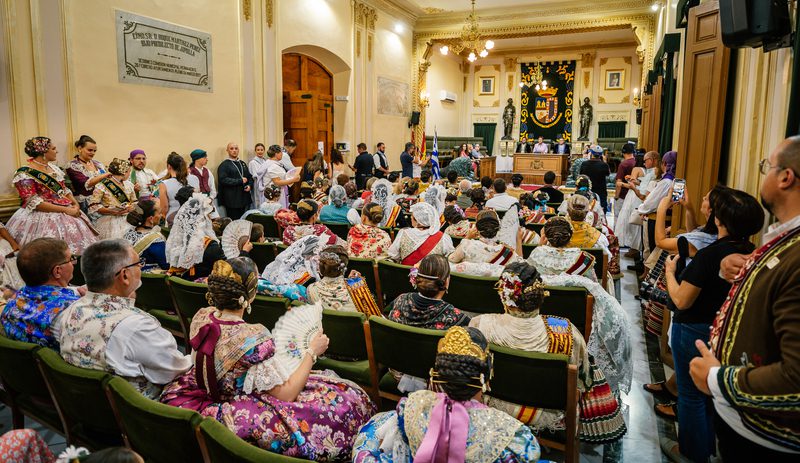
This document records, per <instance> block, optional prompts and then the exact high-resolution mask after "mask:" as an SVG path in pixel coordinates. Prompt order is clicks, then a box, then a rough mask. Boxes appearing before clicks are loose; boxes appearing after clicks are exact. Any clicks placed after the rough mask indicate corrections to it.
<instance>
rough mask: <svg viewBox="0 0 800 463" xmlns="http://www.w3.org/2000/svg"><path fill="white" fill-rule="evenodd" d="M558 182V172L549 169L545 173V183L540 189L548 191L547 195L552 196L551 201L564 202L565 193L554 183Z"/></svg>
mask: <svg viewBox="0 0 800 463" xmlns="http://www.w3.org/2000/svg"><path fill="white" fill-rule="evenodd" d="M555 182H556V173H555V172H553V171H552V170H548V171H547V172H545V174H544V185H542V187H541V188H539V190H538V191H543V192H545V193H547V196H549V197H550V201H549V202H551V203H562V202H564V193H562V192H560V191H558V189H557V188H556V187H555V186H554V185H553V184H554V183H555Z"/></svg>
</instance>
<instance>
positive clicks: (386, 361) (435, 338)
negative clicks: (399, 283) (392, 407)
mask: <svg viewBox="0 0 800 463" xmlns="http://www.w3.org/2000/svg"><path fill="white" fill-rule="evenodd" d="M368 329H369V331H368V332H367V346H368V354H369V365H370V375H371V377H372V384H373V387H374V388H375V389H376V390H377V391H378V404H379V405H380V399H381V398H385V399H389V400H393V401H395V402H396V401H398V400H400V394H401V392H400V391H398V390H397V381H396V380H395V378H394V375H392V373H391V372H386V373H385V374H383V372H384V371H385V368H391V369H393V370H397V371H401V372H403V373H406V374H409V375H412V376H416V377H418V378H425V379H427V378H428V373H429V372H430V369H431V368H432V367H433V362H434V360H435V359H436V349H437V346H438V343H439V339H441V338H442V337H443V336H444V331H437V330H427V329H422V328H414V327H412V326H407V325H403V324H401V323H395V322H393V321H389V320H386V319H384V318H380V317H375V316H372V317H370V318H369V325H368ZM381 375H383V376H381Z"/></svg>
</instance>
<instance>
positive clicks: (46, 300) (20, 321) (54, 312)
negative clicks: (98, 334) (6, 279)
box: [0, 285, 80, 350]
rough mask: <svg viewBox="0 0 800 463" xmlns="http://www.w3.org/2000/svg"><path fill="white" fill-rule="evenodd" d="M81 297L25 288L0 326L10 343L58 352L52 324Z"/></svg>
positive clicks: (52, 288) (70, 292) (51, 288)
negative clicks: (18, 342) (15, 341)
mask: <svg viewBox="0 0 800 463" xmlns="http://www.w3.org/2000/svg"><path fill="white" fill-rule="evenodd" d="M78 299H80V295H79V294H78V293H76V292H75V291H74V290H72V289H70V288H62V287H60V286H50V285H42V286H23V287H22V288H20V290H19V291H17V294H16V295H15V296H14V297H13V298H12V299H10V300H9V301H8V302H7V303H6V305H5V308H4V309H3V312H2V313H0V324H2V327H3V331H5V335H6V336H8V338H9V339H16V340H17V341H23V342H30V343H34V344H38V345H40V346H44V347H50V348H53V349H56V350H58V341H57V340H56V338H55V337H54V336H53V320H55V318H56V317H57V316H58V315H59V314H61V312H62V311H63V310H64V309H66V308H67V307H69V305H70V304H72V303H73V302H75V301H77V300H78Z"/></svg>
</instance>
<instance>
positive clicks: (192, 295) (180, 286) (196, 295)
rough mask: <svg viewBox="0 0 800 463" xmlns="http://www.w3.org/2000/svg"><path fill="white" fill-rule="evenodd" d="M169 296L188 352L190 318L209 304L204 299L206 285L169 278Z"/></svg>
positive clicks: (206, 289) (206, 290)
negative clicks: (176, 313)
mask: <svg viewBox="0 0 800 463" xmlns="http://www.w3.org/2000/svg"><path fill="white" fill-rule="evenodd" d="M167 285H168V286H169V294H170V296H171V297H172V304H173V305H174V306H175V311H176V312H178V319H179V321H180V324H181V329H182V330H183V339H184V341H185V343H186V349H187V351H188V350H189V340H190V339H191V338H190V336H189V327H190V326H191V324H192V317H194V315H195V314H196V313H197V312H198V311H199V310H200V309H202V308H204V307H208V306H209V305H210V304H209V303H208V300H207V299H206V293H207V292H208V285H204V284H201V283H194V282H192V281H187V280H184V279H183V278H178V277H169V279H168V280H167Z"/></svg>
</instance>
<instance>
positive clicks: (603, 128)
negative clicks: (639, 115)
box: [597, 121, 627, 138]
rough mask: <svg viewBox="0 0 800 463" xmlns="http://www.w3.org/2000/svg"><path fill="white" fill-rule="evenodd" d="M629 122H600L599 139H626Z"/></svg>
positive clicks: (598, 124)
mask: <svg viewBox="0 0 800 463" xmlns="http://www.w3.org/2000/svg"><path fill="white" fill-rule="evenodd" d="M626 124H627V122H625V121H618V122H598V123H597V126H598V134H597V138H624V137H625V125H626Z"/></svg>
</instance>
